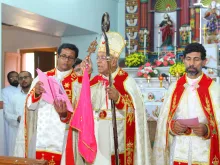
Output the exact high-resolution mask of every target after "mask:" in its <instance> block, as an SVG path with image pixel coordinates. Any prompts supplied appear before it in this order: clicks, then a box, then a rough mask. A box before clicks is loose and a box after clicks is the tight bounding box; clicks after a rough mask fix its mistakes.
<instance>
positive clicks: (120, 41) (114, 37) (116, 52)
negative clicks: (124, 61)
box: [98, 32, 125, 58]
mask: <svg viewBox="0 0 220 165" xmlns="http://www.w3.org/2000/svg"><path fill="white" fill-rule="evenodd" d="M106 35H107V37H108V44H109V51H110V55H111V56H113V57H116V58H119V56H120V54H121V52H122V50H123V48H124V47H125V40H124V38H123V37H122V36H121V35H120V34H119V33H117V32H107V33H106ZM98 52H106V48H105V38H104V36H102V37H101V41H100V44H99V48H98Z"/></svg>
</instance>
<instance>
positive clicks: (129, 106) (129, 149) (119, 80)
mask: <svg viewBox="0 0 220 165" xmlns="http://www.w3.org/2000/svg"><path fill="white" fill-rule="evenodd" d="M127 78H128V73H127V72H125V71H124V70H122V69H121V68H120V69H119V71H118V73H117V75H116V76H115V78H114V82H113V85H114V86H115V88H116V89H117V90H118V91H119V93H120V94H121V95H122V97H124V103H125V107H124V108H126V125H125V126H126V128H125V135H124V136H125V144H124V145H125V153H124V156H123V154H120V155H119V159H120V165H133V164H134V149H135V111H134V110H135V109H134V105H133V103H132V97H131V96H130V94H129V93H128V91H127V90H126V89H125V86H124V82H125V81H126V79H127ZM114 156H115V155H112V165H114V164H115V162H114V161H115V158H114Z"/></svg>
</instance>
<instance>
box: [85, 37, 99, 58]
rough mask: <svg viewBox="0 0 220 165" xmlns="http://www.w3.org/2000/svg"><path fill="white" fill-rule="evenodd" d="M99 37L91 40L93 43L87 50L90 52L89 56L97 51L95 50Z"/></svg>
mask: <svg viewBox="0 0 220 165" xmlns="http://www.w3.org/2000/svg"><path fill="white" fill-rule="evenodd" d="M96 40H97V38H96V39H95V40H94V41H92V42H91V44H90V45H89V48H88V50H87V52H89V54H88V57H89V56H90V55H91V54H92V53H95V50H96V46H97V45H98V43H97V41H96Z"/></svg>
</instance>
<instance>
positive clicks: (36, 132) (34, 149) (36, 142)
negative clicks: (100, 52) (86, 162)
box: [14, 43, 81, 165]
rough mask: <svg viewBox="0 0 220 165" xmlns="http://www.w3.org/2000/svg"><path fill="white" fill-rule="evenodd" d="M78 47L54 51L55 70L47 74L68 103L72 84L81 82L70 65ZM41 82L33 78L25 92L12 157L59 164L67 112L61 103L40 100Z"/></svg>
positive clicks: (65, 46) (67, 116)
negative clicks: (61, 90)
mask: <svg viewBox="0 0 220 165" xmlns="http://www.w3.org/2000/svg"><path fill="white" fill-rule="evenodd" d="M78 52H79V50H78V48H77V47H76V46H75V45H73V44H68V43H64V44H62V45H61V46H60V47H59V49H58V59H57V67H56V68H54V69H52V70H50V71H47V72H46V75H47V76H54V77H55V78H56V79H58V80H59V81H60V83H61V84H62V86H63V88H64V90H65V91H66V94H67V96H68V98H69V99H70V100H72V97H73V95H72V85H71V84H72V82H73V81H78V82H80V81H81V78H80V77H78V76H77V75H76V74H75V72H74V70H73V68H72V66H73V64H74V63H75V61H76V58H77V57H78ZM42 86H43V84H42V82H40V81H39V78H38V77H36V78H35V79H34V81H33V83H32V86H31V90H30V91H29V94H28V97H27V102H26V109H25V114H24V118H23V119H22V122H21V123H22V124H21V126H20V128H19V132H18V134H20V135H21V136H19V137H18V138H17V140H16V147H15V153H14V155H15V156H20V157H30V158H36V159H45V160H48V162H49V164H50V163H51V164H54V165H60V160H61V154H62V152H63V145H64V144H65V131H66V126H67V125H66V123H68V122H69V119H70V118H71V115H72V114H71V113H70V112H68V111H67V110H66V104H65V102H63V101H59V100H56V101H55V102H54V104H49V103H47V102H46V101H44V100H43V99H42V97H41V96H42V93H43V92H45V90H44V88H43V87H42Z"/></svg>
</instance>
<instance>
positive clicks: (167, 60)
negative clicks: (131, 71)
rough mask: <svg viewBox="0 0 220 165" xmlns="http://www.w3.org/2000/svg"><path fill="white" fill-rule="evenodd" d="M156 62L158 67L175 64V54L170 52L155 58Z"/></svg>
mask: <svg viewBox="0 0 220 165" xmlns="http://www.w3.org/2000/svg"><path fill="white" fill-rule="evenodd" d="M154 63H155V65H156V66H157V67H160V66H171V65H173V64H175V55H174V54H173V53H171V52H169V53H167V54H166V55H165V56H164V57H162V58H160V59H159V60H155V61H154Z"/></svg>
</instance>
